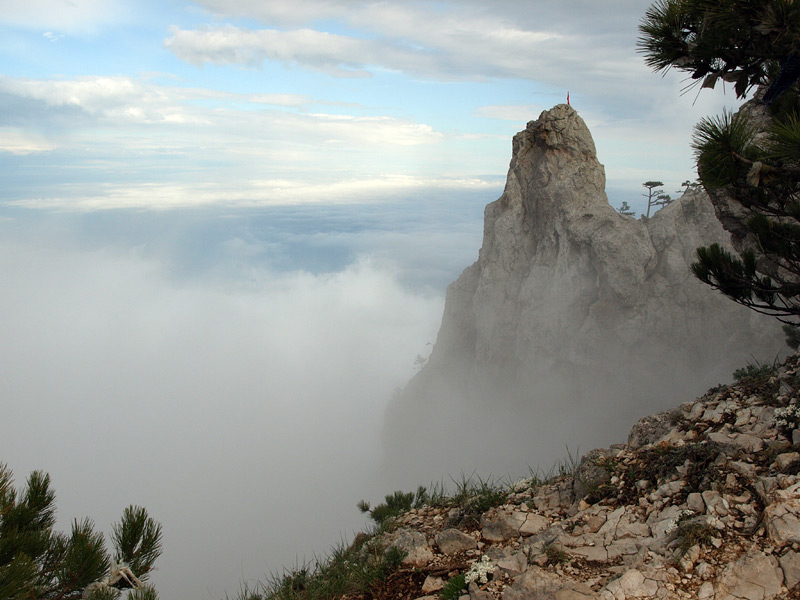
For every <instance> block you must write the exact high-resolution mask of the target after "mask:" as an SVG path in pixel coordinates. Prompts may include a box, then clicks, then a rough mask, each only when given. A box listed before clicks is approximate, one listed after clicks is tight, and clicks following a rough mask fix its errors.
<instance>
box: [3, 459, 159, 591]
mask: <svg viewBox="0 0 800 600" xmlns="http://www.w3.org/2000/svg"><path fill="white" fill-rule="evenodd" d="M55 515H56V509H55V493H54V492H53V490H52V489H51V488H50V476H49V475H47V474H46V473H43V472H41V471H34V472H33V473H31V474H30V476H29V477H28V480H27V484H26V486H25V488H24V489H23V490H22V491H20V492H17V491H16V490H15V489H14V487H13V477H12V473H11V471H10V470H9V469H8V467H7V466H6V465H5V464H3V463H0V598H2V600H46V599H53V600H76V599H78V598H81V599H82V598H86V599H89V600H116V599H117V598H119V597H120V596H121V594H122V593H123V592H122V590H127V591H128V600H157V598H158V595H157V594H156V592H155V590H154V589H153V588H152V587H151V586H149V585H146V583H145V582H146V581H147V578H148V575H149V573H150V571H151V570H152V568H153V564H154V563H155V561H156V559H157V558H158V557H159V556H160V555H161V525H160V524H158V523H156V522H155V521H154V520H153V519H151V518H150V517H149V516H148V515H147V511H146V510H145V509H144V508H141V507H136V506H130V507H128V508H127V509H125V511H124V513H123V516H122V519H121V521H120V522H119V523H118V524H116V525H114V527H113V535H112V541H113V544H114V556H113V558H112V557H111V556H110V555H109V553H108V551H107V550H106V547H105V539H104V537H103V534H102V533H99V532H96V531H94V524H93V523H92V521H91V520H89V519H83V520H82V521H78V520H77V519H76V520H75V521H73V523H72V530H71V532H70V534H69V535H67V534H64V533H61V532H57V531H54V529H53V527H54V525H55V520H56V517H55Z"/></svg>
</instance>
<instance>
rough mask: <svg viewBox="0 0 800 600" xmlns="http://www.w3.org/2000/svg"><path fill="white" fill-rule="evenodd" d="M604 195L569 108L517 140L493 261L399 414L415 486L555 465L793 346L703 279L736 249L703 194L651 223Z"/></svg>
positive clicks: (480, 271) (453, 293)
mask: <svg viewBox="0 0 800 600" xmlns="http://www.w3.org/2000/svg"><path fill="white" fill-rule="evenodd" d="M604 190H605V174H604V170H603V166H602V165H601V164H600V163H599V162H598V159H597V154H596V151H595V146H594V142H593V140H592V137H591V134H590V133H589V130H588V129H587V127H586V125H585V123H584V122H583V120H582V119H581V118H580V116H578V114H577V112H576V111H575V110H574V109H572V108H571V107H569V106H567V105H558V106H556V107H554V108H553V109H552V110H550V111H545V112H543V113H542V115H541V116H540V117H539V119H538V120H537V121H532V122H530V123H529V124H528V126H527V128H526V129H525V130H524V131H522V132H520V133H518V134H517V135H516V136H515V137H514V140H513V155H512V159H511V164H510V168H509V172H508V179H507V182H506V187H505V191H504V192H503V195H502V196H501V197H500V198H499V199H498V200H497V201H495V202H493V203H491V204H489V205H488V206H487V207H486V210H485V225H484V237H483V246H482V248H481V250H480V255H479V258H478V260H477V262H476V263H475V264H473V265H472V266H470V267H468V268H467V269H466V270H465V271H464V272H463V274H462V275H461V276H460V277H459V278H458V280H457V281H455V282H454V283H453V284H451V285H450V286H449V288H448V290H447V298H446V305H445V310H444V316H443V319H442V325H441V328H440V331H439V335H438V339H437V341H436V344H435V346H434V349H433V352H432V354H431V356H430V358H429V360H428V363H427V365H426V366H425V368H424V369H423V370H422V371H421V372H420V373H419V374H418V375H417V376H416V377H415V378H414V379H413V380H412V381H411V382H410V383H409V385H408V386H407V387H406V389H405V390H404V391H403V392H402V393H401V394H400V395H399V396H398V397H397V398H396V399H395V402H394V403H393V406H392V407H391V409H390V411H389V413H388V416H387V421H386V448H387V453H388V456H389V460H390V462H394V463H395V465H397V464H399V463H402V464H405V465H408V466H409V467H410V470H411V471H413V472H414V473H415V474H416V477H417V478H419V477H420V476H421V475H422V476H425V475H427V476H430V477H439V476H441V475H442V474H443V473H448V472H450V473H452V472H454V471H455V472H458V471H459V470H463V469H471V468H476V469H481V470H491V471H493V472H497V470H498V469H503V470H504V472H505V471H507V470H513V469H514V468H515V466H519V463H520V461H521V460H524V461H526V462H527V464H531V465H537V464H544V463H546V462H547V461H550V460H554V459H555V458H557V457H558V455H560V454H562V453H563V450H564V446H565V445H567V446H568V447H570V448H573V449H574V448H576V447H581V448H586V447H593V446H598V445H602V444H607V443H608V442H609V441H610V440H613V439H614V438H615V437H616V436H619V435H621V434H622V432H624V431H625V429H626V428H628V427H630V425H631V424H632V422H633V421H634V420H635V419H636V418H637V417H639V416H642V415H644V414H647V413H648V412H652V411H653V410H659V409H663V408H665V407H666V406H669V405H670V404H673V403H675V402H676V401H677V400H679V399H681V398H684V397H685V394H687V393H688V394H697V393H700V392H701V391H702V390H704V389H706V388H707V387H708V386H709V385H713V384H715V383H719V382H721V381H725V380H728V379H729V378H730V374H731V372H732V371H733V369H734V368H736V367H739V366H741V365H742V364H744V363H746V362H747V361H748V360H751V359H752V358H754V357H755V358H757V359H759V360H764V359H769V360H772V359H773V358H775V356H776V354H777V353H778V352H781V350H782V341H781V335H780V329H779V327H778V324H777V323H776V322H774V320H771V319H769V318H765V317H762V316H760V315H757V314H755V313H753V312H752V311H748V310H747V309H744V308H742V307H740V306H738V305H736V304H735V303H733V302H731V301H729V300H728V299H726V298H725V297H723V296H721V295H720V294H719V293H717V292H715V291H713V290H712V289H711V288H709V287H708V286H705V285H703V284H701V283H700V282H698V281H696V280H695V279H694V277H693V276H692V275H691V272H690V270H689V264H690V263H691V262H692V261H693V260H694V255H695V249H696V248H697V247H698V246H701V245H708V244H710V243H712V242H720V243H723V244H725V245H728V246H729V245H730V243H729V239H728V235H727V234H726V233H725V231H724V230H723V228H722V226H721V225H720V223H719V222H718V221H717V219H716V217H715V215H714V209H713V207H712V206H711V204H710V202H709V201H708V199H707V197H706V196H705V194H704V193H703V192H700V191H698V192H694V193H690V194H687V195H685V196H684V197H683V198H681V199H680V200H679V201H676V202H674V203H673V204H671V205H669V206H667V207H665V208H664V209H662V210H660V211H659V212H658V213H656V214H655V215H654V216H652V217H651V218H650V219H648V220H643V219H642V220H637V219H634V218H632V217H628V216H624V215H620V214H619V213H618V212H617V211H616V210H614V209H613V208H612V207H611V206H610V205H609V202H608V199H607V197H606V194H605V191H604ZM509 439H510V440H515V441H514V442H513V443H512V444H511V445H509V444H508V440H509ZM495 445H496V446H497V447H498V448H499V447H502V448H505V449H507V452H505V453H504V452H503V451H500V452H497V453H494V452H492V453H490V452H488V451H487V448H489V447H492V446H495ZM442 448H446V449H449V451H451V452H449V451H448V450H445V451H442ZM490 454H491V457H490V456H489V455H490ZM521 457H522V458H521ZM509 460H511V463H509ZM523 465H524V463H523ZM420 469H422V472H420ZM417 480H418V479H417Z"/></svg>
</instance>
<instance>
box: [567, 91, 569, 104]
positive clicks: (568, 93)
mask: <svg viewBox="0 0 800 600" xmlns="http://www.w3.org/2000/svg"><path fill="white" fill-rule="evenodd" d="M569 105H570V104H569V92H567V106H569Z"/></svg>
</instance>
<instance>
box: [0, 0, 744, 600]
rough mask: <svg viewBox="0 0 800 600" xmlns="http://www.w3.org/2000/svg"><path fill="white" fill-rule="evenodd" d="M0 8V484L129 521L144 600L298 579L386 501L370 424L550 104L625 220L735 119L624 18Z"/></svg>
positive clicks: (354, 9)
mask: <svg viewBox="0 0 800 600" xmlns="http://www.w3.org/2000/svg"><path fill="white" fill-rule="evenodd" d="M0 4H2V7H3V10H0V40H2V41H0V169H2V172H3V185H2V192H0V248H2V252H0V262H2V267H3V273H4V279H5V284H4V286H3V288H2V289H0V309H2V312H3V314H4V315H5V318H4V319H3V320H2V321H0V327H2V332H3V339H4V342H5V343H4V345H3V347H2V349H0V357H2V360H3V363H4V364H5V365H6V369H7V372H8V373H9V374H10V375H9V377H7V378H6V380H5V381H3V383H2V384H0V393H2V397H3V398H4V399H5V400H4V402H5V405H4V406H5V411H6V414H7V415H10V417H7V418H5V419H2V420H0V440H2V441H0V461H3V462H6V463H7V464H8V466H9V467H10V468H11V469H12V470H13V472H14V474H15V481H16V484H17V486H20V485H21V484H22V483H23V482H24V481H25V479H26V478H27V476H28V474H29V473H30V472H31V471H32V470H34V469H41V470H44V471H46V472H48V473H50V475H51V476H52V478H53V488H54V490H55V492H56V505H57V508H58V526H57V528H58V529H60V530H67V529H68V528H69V523H70V522H71V520H72V519H73V518H82V517H84V516H88V517H90V518H92V519H93V520H94V521H95V523H96V525H97V529H98V530H100V531H103V532H104V533H106V534H108V533H109V531H110V525H111V523H112V522H114V521H116V520H117V519H118V518H119V516H120V515H121V512H122V509H123V508H124V507H126V506H128V505H129V504H131V503H135V504H140V505H142V506H145V507H146V508H147V510H148V512H149V513H150V515H151V516H152V517H153V518H154V519H155V520H157V521H159V522H161V523H162V525H163V526H164V554H163V556H162V557H161V558H160V559H159V561H157V563H156V567H157V569H158V571H157V572H156V573H155V574H154V576H153V579H152V581H153V583H154V584H155V586H156V589H157V590H158V591H159V593H160V594H161V595H162V597H164V598H173V597H176V598H181V597H187V598H188V597H200V598H203V599H218V598H222V597H224V595H225V594H226V593H228V594H232V593H235V590H238V589H239V586H240V585H242V584H244V583H246V582H251V583H252V582H254V581H257V580H259V579H263V578H264V576H265V575H266V574H269V573H271V572H275V571H280V570H281V569H282V568H284V567H288V566H290V565H291V564H292V562H293V561H294V562H297V561H302V560H305V559H311V557H312V556H313V555H314V553H320V552H324V550H325V548H327V547H329V546H330V545H332V544H333V543H335V542H336V541H337V540H339V539H341V538H342V537H343V536H348V535H351V534H352V533H353V532H354V531H356V530H357V529H359V528H361V527H363V524H364V523H365V522H366V518H365V517H364V515H361V514H360V513H359V511H358V510H357V508H356V503H357V502H358V501H359V500H361V499H362V498H366V499H377V500H379V499H380V498H382V497H383V494H386V493H390V492H391V491H392V490H393V489H394V488H392V489H389V488H387V487H385V486H391V483H389V482H386V481H383V480H382V479H381V477H380V473H376V471H377V469H378V465H379V460H380V455H381V439H380V428H381V426H382V419H383V411H384V410H385V408H386V406H387V405H388V403H389V401H390V399H391V396H392V394H393V391H394V390H395V389H396V388H397V387H402V386H403V385H405V383H406V382H407V381H408V380H409V379H410V378H411V376H412V375H413V374H414V360H415V357H416V356H417V355H422V356H423V357H425V356H426V355H427V353H429V352H430V347H431V346H430V344H431V343H433V342H435V339H436V334H437V331H438V327H439V324H440V321H441V317H442V310H443V305H444V294H445V289H446V286H447V285H448V284H449V283H451V282H453V281H454V280H455V279H456V278H457V277H458V275H459V274H460V273H461V271H462V270H463V269H465V268H466V267H468V266H469V265H470V264H472V263H473V262H474V261H475V260H476V258H477V255H478V250H479V249H480V247H481V240H482V228H483V209H484V207H485V205H486V204H488V203H490V202H492V201H494V200H496V199H497V198H498V197H499V196H500V194H501V193H502V190H503V185H504V183H505V178H506V173H507V169H508V163H509V160H510V159H511V139H512V137H513V135H514V134H515V133H516V132H517V131H519V130H521V129H523V128H524V127H525V125H526V123H527V122H528V121H530V120H535V119H536V118H538V116H539V114H540V113H541V112H542V111H543V110H546V109H549V108H551V107H552V106H554V105H556V104H560V103H564V102H565V101H566V97H567V93H569V94H570V101H571V104H572V106H573V107H574V108H575V109H576V110H577V111H578V112H579V114H580V115H581V117H582V118H583V119H584V120H585V121H586V123H587V125H588V126H589V129H590V131H591V132H592V135H593V138H594V141H595V144H596V146H597V154H598V159H599V161H600V162H601V163H602V164H603V165H604V166H605V172H606V177H607V189H606V192H607V195H608V199H609V202H610V203H611V205H612V206H614V207H615V208H618V207H619V206H620V204H621V203H622V202H623V201H626V202H628V203H629V204H630V206H631V207H632V208H633V209H634V210H636V211H637V213H642V212H644V211H645V209H646V201H645V199H644V197H643V196H642V193H643V192H644V191H645V190H644V189H643V188H642V182H645V181H649V180H660V181H664V182H665V185H664V190H665V192H666V193H668V194H673V195H674V192H675V190H677V189H678V188H679V187H680V185H681V182H683V181H685V180H687V179H690V180H693V179H694V178H695V176H696V175H695V171H694V165H693V157H692V152H691V148H690V140H691V132H692V128H693V126H694V124H695V123H696V122H697V121H698V120H699V119H700V118H702V117H703V116H706V115H710V114H717V113H719V112H721V110H722V109H723V108H724V107H727V108H729V109H730V108H735V107H736V106H738V104H739V102H738V101H736V99H735V98H734V97H733V95H732V94H731V95H729V96H725V95H724V94H723V93H721V92H720V91H719V90H717V91H714V90H706V91H705V92H704V93H703V94H700V95H699V96H698V97H697V98H696V99H695V97H694V94H695V92H694V91H692V92H690V93H689V94H685V95H681V89H682V88H683V86H684V85H685V81H683V80H682V78H681V77H680V76H679V75H677V74H675V73H667V74H666V75H665V76H662V75H660V74H656V73H652V72H651V71H650V70H649V69H648V68H646V67H645V65H644V62H643V60H642V58H641V56H640V55H639V54H638V53H637V52H636V47H635V44H636V38H637V35H638V32H637V30H636V26H637V24H638V22H639V20H640V19H641V18H642V16H643V15H644V11H645V9H646V8H647V7H648V6H649V5H650V2H649V1H640V0H636V1H635V2H629V1H626V2H623V1H622V0H613V1H611V2H608V3H605V4H603V5H598V4H597V3H593V2H587V1H585V0H581V1H579V2H573V3H560V2H549V1H541V2H518V1H516V0H500V1H496V2H485V1H479V0H464V1H462V2H453V1H452V0H446V1H443V2H439V1H437V2H432V1H427V0H425V1H423V0H419V1H417V0H412V1H409V2H402V3H401V2H371V1H366V0H309V1H308V2H303V3H302V4H295V5H293V6H291V7H290V8H285V7H286V5H285V3H282V2H278V1H277V0H262V1H258V0H195V1H188V0H171V1H169V2H159V1H156V0H144V1H142V2H133V1H132V0H113V1H107V2H103V1H100V0H70V1H69V2H68V1H66V0H33V1H30V2H26V3H21V2H17V1H15V0H6V1H5V2H2V0H0ZM323 459H324V460H323ZM547 467H549V465H545V468H547ZM470 470H471V467H470V465H465V466H464V471H465V472H469V471H470ZM130 474H134V476H129V475H130ZM448 475H454V476H455V475H457V474H444V473H443V474H442V477H443V478H446V477H447V476H448ZM493 475H495V476H497V477H502V476H506V475H517V474H515V473H497V474H493ZM418 483H420V484H426V483H430V482H418ZM320 490H321V495H322V496H324V500H323V499H320V498H319V497H318V496H319V495H320ZM264 507H269V508H268V509H265V508H264ZM212 540H221V541H220V542H212Z"/></svg>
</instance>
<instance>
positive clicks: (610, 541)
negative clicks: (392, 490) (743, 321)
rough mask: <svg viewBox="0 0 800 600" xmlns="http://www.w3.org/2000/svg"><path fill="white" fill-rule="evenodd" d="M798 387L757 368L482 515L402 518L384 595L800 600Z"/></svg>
mask: <svg viewBox="0 0 800 600" xmlns="http://www.w3.org/2000/svg"><path fill="white" fill-rule="evenodd" d="M799 388H800V357H798V356H793V357H791V358H789V359H787V361H786V362H784V363H783V364H782V365H780V366H776V367H764V368H760V369H759V368H756V367H750V368H749V370H748V371H746V372H741V373H739V374H738V376H737V383H735V384H732V385H724V386H719V387H717V388H715V389H712V390H710V391H709V392H708V393H707V394H706V395H705V396H703V397H702V398H699V399H697V400H696V401H694V402H690V403H687V404H684V405H682V406H680V407H678V408H676V409H674V410H672V411H669V412H666V413H661V414H657V415H654V416H652V417H647V418H645V419H642V420H641V421H640V422H639V423H637V424H636V425H635V426H634V427H633V429H632V430H631V432H630V436H629V438H628V442H627V443H626V444H617V445H614V446H612V447H610V448H608V449H602V450H594V451H592V452H590V453H589V454H587V455H586V456H584V457H583V458H582V459H581V461H580V463H579V464H578V465H577V466H576V468H575V469H574V472H571V473H569V474H564V475H561V476H560V477H555V478H551V479H549V480H547V481H545V482H541V481H539V480H538V479H536V478H532V479H531V480H525V481H521V482H517V483H516V484H514V485H513V486H511V488H510V489H509V490H508V494H507V495H503V496H502V497H501V500H500V502H502V503H501V504H499V505H496V506H494V507H492V508H490V509H488V510H486V511H485V512H483V513H482V514H479V515H475V514H472V515H466V513H465V511H464V508H463V507H459V506H455V507H454V506H452V505H447V504H446V503H445V504H444V505H440V506H422V507H421V508H417V509H413V510H410V511H408V512H406V513H404V514H401V515H400V516H399V517H397V518H396V519H394V521H393V522H392V525H391V527H390V533H388V534H385V536H384V544H385V545H386V546H387V547H389V546H396V547H398V548H400V549H401V550H403V551H404V552H405V553H406V555H405V558H404V559H403V563H402V566H401V568H400V570H399V571H397V572H396V573H394V574H393V575H392V576H391V577H389V578H388V579H387V580H386V581H385V582H384V584H383V586H382V588H381V590H380V591H379V592H378V593H376V594H375V595H377V596H380V597H385V598H408V599H410V600H412V599H417V598H429V599H431V600H433V599H434V598H439V597H451V598H459V597H461V598H462V600H466V599H469V600H490V599H502V600H545V599H553V600H588V599H592V598H597V599H602V600H624V599H627V598H698V599H701V600H703V599H709V600H711V599H713V600H736V599H748V600H761V599H769V598H800V586H798V583H799V582H800V477H799V476H798V473H800V429H798V427H800V402H799V401H798V389H799ZM793 407H797V408H796V409H795V408H793ZM468 516H469V518H466V517H468ZM459 575H466V576H467V581H469V580H472V581H471V583H468V584H465V587H464V588H463V589H462V590H461V591H459V590H458V583H457V582H458V581H459V580H458V579H456V580H455V581H453V582H452V583H450V584H449V585H447V584H448V581H450V580H451V579H453V578H457V577H458V576H459ZM445 586H447V587H445Z"/></svg>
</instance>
